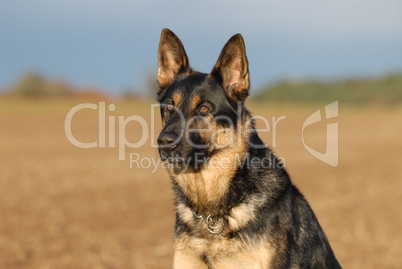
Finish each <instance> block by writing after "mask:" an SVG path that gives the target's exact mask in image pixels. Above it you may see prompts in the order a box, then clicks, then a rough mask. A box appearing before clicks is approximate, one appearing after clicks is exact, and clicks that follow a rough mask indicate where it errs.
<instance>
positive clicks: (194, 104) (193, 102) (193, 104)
mask: <svg viewBox="0 0 402 269" xmlns="http://www.w3.org/2000/svg"><path fill="white" fill-rule="evenodd" d="M200 101H201V97H200V96H199V95H196V96H194V97H193V99H191V104H190V108H191V110H194V109H196V107H197V105H198V103H199V102H200Z"/></svg>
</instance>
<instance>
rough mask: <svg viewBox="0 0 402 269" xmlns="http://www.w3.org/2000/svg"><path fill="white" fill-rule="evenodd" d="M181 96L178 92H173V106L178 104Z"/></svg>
mask: <svg viewBox="0 0 402 269" xmlns="http://www.w3.org/2000/svg"><path fill="white" fill-rule="evenodd" d="M181 98H182V96H181V94H178V93H176V94H174V95H173V104H174V105H175V106H179V104H180V102H181Z"/></svg>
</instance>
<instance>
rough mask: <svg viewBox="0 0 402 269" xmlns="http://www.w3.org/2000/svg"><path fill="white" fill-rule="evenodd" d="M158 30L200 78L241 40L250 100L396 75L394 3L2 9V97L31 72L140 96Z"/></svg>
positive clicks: (397, 14) (36, 1)
mask: <svg viewBox="0 0 402 269" xmlns="http://www.w3.org/2000/svg"><path fill="white" fill-rule="evenodd" d="M165 27H168V28H170V29H171V30H173V31H174V32H175V33H176V34H177V35H178V36H179V37H180V39H181V40H182V41H183V43H184V46H185V48H186V51H187V54H188V56H189V58H190V63H191V65H192V66H193V67H194V68H195V69H197V70H199V71H203V72H209V71H210V70H211V68H212V66H213V65H214V64H215V62H216V60H217V57H218V55H219V53H220V50H221V49H222V47H223V45H224V44H225V42H226V41H227V40H228V39H229V38H230V37H231V36H232V35H233V34H235V33H241V34H243V36H244V38H245V41H246V47H247V53H248V57H249V63H250V71H251V81H252V90H254V91H256V90H257V89H258V88H260V87H261V86H262V85H264V84H266V83H270V82H274V81H276V80H279V79H283V78H289V77H290V78H295V79H304V78H323V79H332V78H340V77H352V76H377V75H381V74H386V73H389V72H396V71H402V1H400V0H377V1H374V0H337V1H335V0H333V1H323V0H286V1H280V0H276V1H263V0H261V1H257V0H248V1H233V0H232V1H229V0H219V1H216V0H215V1H212V0H203V1H192V0H191V1H184V0H181V1H179V0H170V1H135V0H114V1H111V0H80V1H79V0H58V1H54V0H1V1H0V88H3V89H4V88H5V87H7V86H8V85H10V84H12V83H13V81H15V80H16V79H17V78H18V77H19V76H20V75H21V74H22V73H23V72H26V71H28V70H35V71H39V72H41V73H43V74H44V75H46V76H48V77H52V78H61V79H64V80H66V81H69V82H71V83H72V84H73V85H76V86H84V85H95V86H98V87H101V88H102V89H103V90H104V91H107V92H110V93H119V92H122V91H124V90H125V89H127V88H136V89H137V91H140V90H141V89H142V88H143V85H144V83H145V81H146V80H147V79H149V76H151V75H153V74H155V72H156V66H157V62H156V51H157V46H158V41H159V35H160V31H161V30H162V29H163V28H165Z"/></svg>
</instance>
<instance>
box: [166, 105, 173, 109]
mask: <svg viewBox="0 0 402 269" xmlns="http://www.w3.org/2000/svg"><path fill="white" fill-rule="evenodd" d="M173 107H174V106H173V105H172V104H168V105H166V110H168V111H172V110H173Z"/></svg>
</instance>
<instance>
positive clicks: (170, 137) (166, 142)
mask: <svg viewBox="0 0 402 269" xmlns="http://www.w3.org/2000/svg"><path fill="white" fill-rule="evenodd" d="M178 138H179V137H178V136H177V135H175V134H172V133H161V134H160V135H159V137H158V140H157V142H158V145H159V147H160V148H161V149H165V150H172V149H174V148H175V147H177V143H178V141H177V140H178Z"/></svg>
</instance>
